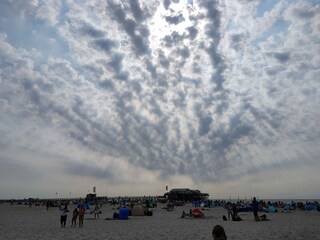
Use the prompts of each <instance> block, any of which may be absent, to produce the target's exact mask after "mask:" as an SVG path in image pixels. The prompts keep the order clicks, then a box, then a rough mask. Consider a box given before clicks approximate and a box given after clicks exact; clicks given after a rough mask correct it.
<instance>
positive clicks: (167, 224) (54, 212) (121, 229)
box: [0, 204, 320, 240]
mask: <svg viewBox="0 0 320 240" xmlns="http://www.w3.org/2000/svg"><path fill="white" fill-rule="evenodd" d="M162 207H163V206H162V205H161V204H160V205H158V207H157V208H154V209H153V216H143V217H140V216H139V217H137V216H135V217H133V216H130V217H129V219H128V220H105V219H106V218H111V217H112V215H113V212H115V211H116V210H114V209H112V206H110V205H104V206H103V207H102V214H101V215H100V219H94V216H93V214H86V215H85V220H84V226H83V228H79V227H75V228H74V227H71V218H72V217H71V214H72V213H71V211H72V210H73V209H74V206H73V205H70V206H69V209H70V210H71V211H70V213H69V215H68V219H67V226H66V228H61V227H60V222H59V221H60V211H59V209H58V208H50V209H49V211H47V210H46V208H45V207H43V206H39V207H36V206H32V207H31V208H29V207H28V206H24V205H23V206H22V205H12V206H10V205H9V204H1V205H0V212H1V219H0V239H110V240H111V239H114V240H118V239H127V240H130V239H132V240H137V239H155V240H165V239H172V240H174V239H184V240H187V239H190V240H191V239H212V236H211V231H212V228H213V226H214V225H216V224H220V225H222V226H223V227H224V228H225V231H226V233H227V236H228V239H255V240H258V239H301V240H302V239H320V229H319V222H320V220H319V218H320V213H319V212H317V211H301V210H294V211H291V213H282V212H277V213H267V216H268V219H270V221H264V222H254V221H253V216H252V212H248V213H239V215H240V217H241V218H242V219H243V221H241V222H232V221H223V220H222V216H223V215H227V213H226V210H225V209H224V208H222V207H216V208H210V209H207V210H204V213H205V215H206V218H205V219H186V218H180V216H181V213H182V211H183V210H184V211H186V212H188V211H189V209H190V208H191V205H188V204H187V205H185V206H181V207H176V210H175V211H167V210H164V209H162Z"/></svg>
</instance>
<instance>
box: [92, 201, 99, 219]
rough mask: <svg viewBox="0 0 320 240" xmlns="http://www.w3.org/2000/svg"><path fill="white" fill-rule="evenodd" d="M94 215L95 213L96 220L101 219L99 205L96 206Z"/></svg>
mask: <svg viewBox="0 0 320 240" xmlns="http://www.w3.org/2000/svg"><path fill="white" fill-rule="evenodd" d="M93 213H94V219H99V214H100V207H99V205H98V204H96V206H95V207H94V210H93Z"/></svg>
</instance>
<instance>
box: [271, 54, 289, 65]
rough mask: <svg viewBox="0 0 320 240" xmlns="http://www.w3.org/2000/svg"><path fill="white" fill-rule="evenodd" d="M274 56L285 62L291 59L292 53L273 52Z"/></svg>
mask: <svg viewBox="0 0 320 240" xmlns="http://www.w3.org/2000/svg"><path fill="white" fill-rule="evenodd" d="M272 56H273V57H274V58H275V59H277V60H278V61H279V62H282V63H285V62H287V61H288V60H289V59H290V53H289V52H283V53H273V54H272Z"/></svg>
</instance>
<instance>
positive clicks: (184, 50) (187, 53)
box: [177, 46, 190, 59]
mask: <svg viewBox="0 0 320 240" xmlns="http://www.w3.org/2000/svg"><path fill="white" fill-rule="evenodd" d="M177 51H178V54H179V55H181V56H182V57H183V58H184V59H186V58H188V57H190V50H189V48H188V47H186V46H184V47H183V48H179V49H178V50H177Z"/></svg>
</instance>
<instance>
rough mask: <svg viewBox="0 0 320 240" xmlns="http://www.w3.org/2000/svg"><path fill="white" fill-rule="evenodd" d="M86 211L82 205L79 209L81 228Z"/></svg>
mask: <svg viewBox="0 0 320 240" xmlns="http://www.w3.org/2000/svg"><path fill="white" fill-rule="evenodd" d="M85 211H86V209H85V208H84V205H83V204H81V207H80V209H79V214H78V215H79V227H83V219H84V213H85Z"/></svg>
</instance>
